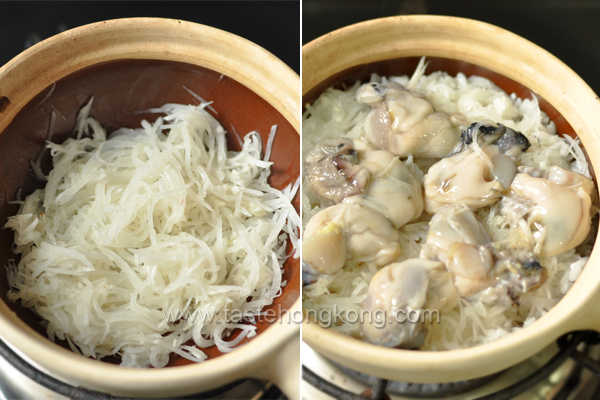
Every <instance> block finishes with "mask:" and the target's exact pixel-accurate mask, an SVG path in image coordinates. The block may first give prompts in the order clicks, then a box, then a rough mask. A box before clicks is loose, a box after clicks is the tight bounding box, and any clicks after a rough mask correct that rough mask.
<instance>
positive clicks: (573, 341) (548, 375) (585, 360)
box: [301, 332, 600, 400]
mask: <svg viewBox="0 0 600 400" xmlns="http://www.w3.org/2000/svg"><path fill="white" fill-rule="evenodd" d="M598 343H600V335H598V334H597V333H591V332H580V333H579V332H578V333H574V334H572V335H569V336H568V337H563V338H561V339H559V340H558V341H557V342H555V343H553V344H552V345H550V346H548V347H547V348H545V349H544V350H542V351H541V352H539V353H538V354H536V355H534V356H533V357H531V358H529V359H527V360H525V361H523V362H521V363H519V364H516V365H515V366H513V367H511V368H509V369H507V370H505V371H502V372H500V373H498V374H495V375H493V376H489V377H484V378H479V379H475V380H469V381H462V382H453V383H445V384H427V385H420V384H412V383H407V382H396V381H385V380H381V379H377V378H375V377H373V376H369V375H365V374H362V373H360V372H356V371H353V370H352V369H349V368H347V367H344V366H341V365H339V364H336V363H334V362H332V361H330V360H328V359H326V358H325V357H323V356H322V355H320V354H319V353H317V352H316V351H314V350H313V349H311V348H310V347H309V346H308V345H307V344H305V343H302V350H301V351H302V364H303V374H302V375H303V381H302V398H303V399H304V400H330V399H344V400H359V399H369V398H370V399H390V400H405V399H440V398H444V399H450V400H459V399H460V400H464V399H481V400H484V399H485V400H503V399H516V400H575V399H577V400H588V399H590V400H591V399H598V398H600V379H598V373H600V362H599V361H598V360H600V346H599V345H598ZM361 395H362V396H361Z"/></svg>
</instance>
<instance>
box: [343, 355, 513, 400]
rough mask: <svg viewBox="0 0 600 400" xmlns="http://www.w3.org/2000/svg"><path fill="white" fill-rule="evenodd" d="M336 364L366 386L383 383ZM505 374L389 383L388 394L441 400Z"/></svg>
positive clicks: (375, 378) (373, 377)
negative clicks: (446, 381) (443, 381)
mask: <svg viewBox="0 0 600 400" xmlns="http://www.w3.org/2000/svg"><path fill="white" fill-rule="evenodd" d="M334 364H335V365H336V366H337V367H338V368H339V369H340V370H342V371H343V372H344V373H346V375H349V376H350V377H352V378H354V379H356V380H358V381H359V382H362V383H364V384H366V385H371V386H372V385H376V384H377V383H378V381H381V379H379V378H377V377H375V376H372V375H367V374H363V373H362V372H358V371H355V370H353V369H352V368H348V367H345V366H343V365H340V364H337V363H334ZM503 372H504V371H501V372H498V373H496V374H493V375H490V376H485V377H483V378H477V379H471V380H468V381H460V382H450V383H409V382H399V381H388V383H387V388H386V392H387V393H389V394H397V395H400V396H403V397H408V398H410V399H440V398H445V397H449V396H455V395H458V394H462V393H467V392H469V391H471V390H473V389H476V388H478V387H480V386H483V385H485V384H486V383H488V382H490V381H492V380H494V379H496V378H497V377H498V376H500V375H501V374H502V373H503Z"/></svg>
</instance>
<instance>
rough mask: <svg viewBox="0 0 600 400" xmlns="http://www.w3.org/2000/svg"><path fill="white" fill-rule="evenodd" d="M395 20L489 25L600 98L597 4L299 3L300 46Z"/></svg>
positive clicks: (507, 0) (534, 0)
mask: <svg viewBox="0 0 600 400" xmlns="http://www.w3.org/2000/svg"><path fill="white" fill-rule="evenodd" d="M398 14H430V15H449V16H456V17H465V18H472V19H477V20H480V21H484V22H488V23H491V24H494V25H496V26H499V27H501V28H504V29H506V30H509V31H511V32H513V33H516V34H518V35H520V36H522V37H524V38H526V39H528V40H529V41H531V42H533V43H535V44H537V45H538V46H540V47H542V48H544V49H545V50H547V51H549V52H550V53H552V54H553V55H554V56H556V57H558V58H559V59H560V60H561V61H563V62H564V63H565V64H567V65H568V66H569V67H571V69H573V70H574V71H575V72H576V73H577V74H579V76H581V77H582V78H583V80H584V81H586V82H587V83H588V85H590V86H591V88H592V89H593V90H594V91H595V92H596V93H600V1H598V0H504V1H491V0H487V1H486V0H304V1H303V2H302V18H303V19H302V42H303V44H305V43H308V42H310V41H311V40H313V39H316V38H317V37H319V36H321V35H323V34H325V33H327V32H330V31H332V30H335V29H337V28H341V27H343V26H346V25H350V24H353V23H356V22H360V21H365V20H369V19H374V18H380V17H386V16H392V15H398Z"/></svg>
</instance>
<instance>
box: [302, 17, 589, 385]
mask: <svg viewBox="0 0 600 400" xmlns="http://www.w3.org/2000/svg"><path fill="white" fill-rule="evenodd" d="M414 56H431V57H445V58H450V59H457V60H461V61H466V62H469V63H472V64H476V65H479V66H482V67H485V68H487V69H489V70H491V71H494V72H497V73H499V74H502V75H505V76H507V77H509V78H511V79H513V80H514V81H517V82H519V83H521V84H523V85H525V86H527V87H528V88H530V89H531V90H532V91H533V92H535V93H537V94H539V95H540V96H542V97H543V98H545V99H546V100H547V101H548V102H549V103H550V104H551V105H553V106H554V107H555V108H556V109H557V110H558V111H559V113H561V114H562V115H563V116H564V117H565V118H566V120H567V121H568V122H569V123H570V124H571V126H572V127H573V128H574V130H575V132H576V133H577V135H579V137H580V139H581V141H582V143H583V145H584V147H585V148H586V150H587V153H588V155H589V158H590V160H591V162H592V165H593V166H594V167H595V168H594V169H595V171H600V147H599V146H600V145H599V143H600V101H599V100H598V97H597V96H596V94H595V93H594V92H593V91H592V90H591V89H590V88H589V86H588V85H587V84H586V83H585V82H583V80H582V79H581V78H580V77H579V76H577V74H575V72H573V71H572V70H571V69H570V68H569V67H567V66H566V65H565V64H564V63H562V62H561V61H560V60H558V59H557V58H556V57H554V56H552V55H551V54H550V53H548V52H546V51H545V50H543V49H541V48H539V47H537V46H536V45H534V44H533V43H531V42H528V41H527V40H525V39H523V38H521V37H519V36H517V35H515V34H512V33H510V32H507V31H505V30H503V29H501V28H498V27H496V26H492V25H489V24H486V23H482V22H478V21H473V20H468V19H462V18H453V17H441V16H425V15H420V16H402V17H391V18H384V19H379V20H373V21H367V22H364V23H360V24H356V25H352V26H348V27H346V28H343V29H340V30H337V31H334V32H332V33H329V34H327V35H325V36H323V37H321V38H319V39H317V40H315V41H313V42H311V43H308V44H307V45H305V46H304V47H303V49H302V94H303V95H305V94H306V93H308V92H309V91H310V90H311V89H312V88H313V87H315V86H316V85H318V84H319V83H320V82H322V81H324V80H325V79H326V78H328V77H330V76H333V75H335V74H336V73H339V72H342V71H344V70H346V69H348V68H350V67H353V66H357V65H362V64H368V63H370V62H375V61H381V60H387V59H395V58H400V57H414ZM597 177H598V176H597V175H596V178H597ZM596 243H597V242H596ZM599 253H600V249H598V248H595V250H594V251H593V253H592V255H591V257H590V259H589V262H588V264H587V266H586V267H585V268H584V270H583V271H582V273H581V275H580V276H579V278H578V279H577V281H576V282H575V284H574V285H573V287H572V288H571V290H570V291H569V292H568V293H567V294H566V295H565V297H564V298H563V299H562V300H561V301H560V302H559V304H558V305H557V306H555V307H554V308H552V309H551V310H550V311H549V312H548V314H546V315H545V316H544V317H542V318H540V319H539V320H538V321H536V322H535V323H533V324H532V325H531V326H528V327H527V328H526V329H523V330H522V331H519V332H516V333H513V334H511V335H509V336H508V337H505V338H502V339H500V340H497V341H494V342H492V343H489V344H485V345H481V346H477V347H473V348H468V349H462V350H453V351H439V352H419V351H407V350H398V349H388V348H384V347H379V346H375V345H371V344H369V343H366V342H362V341H359V340H357V339H354V338H351V337H349V336H346V335H343V334H341V333H338V332H336V331H334V330H332V329H323V328H321V327H319V326H318V325H317V324H316V323H314V322H313V323H310V322H305V323H304V324H303V326H302V338H303V340H304V341H305V342H306V343H307V344H309V345H310V346H311V347H312V348H314V349H315V350H316V351H318V352H319V353H321V354H323V355H324V356H326V357H328V358H330V359H331V360H334V361H336V362H338V363H340V364H343V365H345V366H348V367H351V368H353V369H355V370H358V371H360V372H363V373H367V374H370V375H375V376H378V377H381V378H386V379H394V380H400V381H408V382H417V383H444V382H452V381H460V380H465V379H472V378H477V377H482V376H486V375H490V374H492V373H494V372H498V371H501V370H503V369H505V368H507V367H510V366H512V365H514V364H516V363H518V362H520V361H522V360H525V359H526V358H528V357H530V356H532V355H533V354H535V353H536V352H538V351H539V350H542V349H543V348H544V347H546V346H547V345H549V344H550V343H551V342H552V341H554V340H555V339H556V338H558V337H559V336H561V335H562V334H564V333H567V332H570V331H574V330H582V329H595V330H598V331H600V254H599Z"/></svg>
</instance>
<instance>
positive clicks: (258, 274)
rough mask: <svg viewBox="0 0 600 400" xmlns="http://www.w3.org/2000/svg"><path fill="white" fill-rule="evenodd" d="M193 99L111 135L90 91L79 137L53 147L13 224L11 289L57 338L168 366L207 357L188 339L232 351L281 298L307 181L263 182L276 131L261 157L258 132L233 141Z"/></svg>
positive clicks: (129, 362) (138, 362)
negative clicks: (232, 144)
mask: <svg viewBox="0 0 600 400" xmlns="http://www.w3.org/2000/svg"><path fill="white" fill-rule="evenodd" d="M194 97H195V98H196V99H198V100H199V101H200V102H201V104H200V105H198V106H191V105H190V106H188V105H179V104H166V105H164V106H163V107H161V108H159V109H154V110H152V111H154V112H157V113H166V116H165V117H161V118H158V119H157V120H156V122H154V123H149V122H147V121H143V122H142V128H140V129H120V130H118V131H116V132H114V133H113V134H112V135H111V137H110V139H107V135H106V132H105V131H104V129H102V127H101V126H100V124H99V123H98V122H97V121H95V120H94V119H92V118H90V117H89V112H90V109H91V107H92V101H90V102H89V103H88V104H87V105H86V106H84V107H83V109H82V110H81V112H80V113H79V115H78V117H77V123H76V136H77V138H78V139H69V140H67V141H66V142H65V143H63V144H55V143H49V144H48V147H49V148H50V150H51V154H52V157H53V164H54V168H53V170H52V171H51V172H50V175H49V176H48V183H47V185H46V187H45V189H42V190H37V191H35V192H34V193H32V194H31V195H30V196H28V197H27V199H26V200H25V201H24V202H23V203H22V205H21V209H20V211H19V213H18V214H17V215H16V216H14V217H11V218H10V219H9V221H8V223H7V224H6V226H7V227H10V228H12V229H13V230H14V231H15V245H16V252H17V253H19V254H21V261H20V262H19V264H18V265H16V264H15V263H14V262H11V263H10V264H9V266H8V280H9V284H10V286H11V290H10V291H9V293H8V298H9V299H10V300H11V301H13V302H20V303H21V304H22V305H23V306H24V307H29V308H31V309H33V310H34V312H36V313H37V314H38V315H39V316H40V317H42V318H43V319H44V320H45V322H44V324H45V326H46V329H47V332H48V335H49V337H50V339H53V340H54V339H55V338H59V339H63V340H67V342H68V343H69V345H70V346H71V348H72V349H73V350H74V351H78V352H80V353H81V354H83V355H86V356H89V357H94V358H102V357H106V356H109V355H115V354H116V355H119V356H121V358H122V365H124V366H130V367H147V366H153V367H163V366H165V365H166V364H167V362H168V359H169V354H170V353H176V354H178V355H180V356H182V357H185V358H187V359H189V360H192V361H196V362H200V361H203V360H204V359H206V355H205V353H204V352H203V351H202V350H200V349H199V348H197V347H195V346H188V345H186V343H187V342H188V341H189V340H190V339H193V340H194V342H195V343H196V344H197V345H198V346H199V347H207V346H211V345H214V344H216V345H217V347H218V349H219V350H220V351H221V352H228V351H231V350H232V349H233V348H234V347H235V346H236V345H238V344H239V343H240V341H241V340H242V339H243V338H245V337H252V336H253V335H255V334H256V332H255V330H256V327H255V326H254V325H252V322H255V320H256V317H257V316H258V315H260V313H261V310H262V308H263V307H264V306H267V305H269V304H272V303H273V298H275V297H277V296H279V295H280V294H281V291H282V286H284V284H285V282H282V272H283V271H282V268H283V263H284V261H285V260H286V258H287V255H286V243H287V240H288V238H290V239H291V242H292V244H293V246H294V249H295V248H296V247H297V245H298V226H299V225H300V217H299V215H298V213H297V212H296V210H295V209H294V207H293V206H292V204H291V201H292V199H293V197H294V195H295V194H296V192H297V191H298V187H299V181H296V182H295V183H294V185H293V186H292V185H291V184H290V185H289V186H288V187H286V188H285V189H283V191H279V190H277V189H275V188H272V187H271V186H270V185H269V184H268V183H267V178H268V176H269V173H270V167H271V165H272V163H271V162H269V161H268V159H269V155H270V153H271V147H272V145H273V140H274V135H275V132H276V127H273V128H272V130H271V136H270V138H269V140H268V146H267V149H266V151H265V155H264V157H262V156H261V153H262V143H261V139H260V136H259V134H258V133H257V132H251V133H249V134H247V135H246V136H245V137H244V138H243V147H242V150H241V151H239V152H233V151H228V150H227V143H226V139H225V131H224V129H223V128H222V127H221V125H220V124H219V122H218V121H217V120H216V119H215V118H213V117H212V116H211V115H210V114H208V113H207V112H206V111H205V108H207V107H208V106H209V103H207V102H206V101H204V100H203V99H202V98H201V97H200V96H197V95H195V96H194ZM38 167H39V165H38ZM37 169H39V168H37ZM37 169H36V174H38V175H41V171H37ZM42 176H43V175H42ZM294 256H295V257H297V256H298V255H297V254H294ZM234 329H241V333H240V334H239V335H238V336H237V337H236V338H234V339H231V338H229V337H230V336H231V333H232V332H233V330H234Z"/></svg>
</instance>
